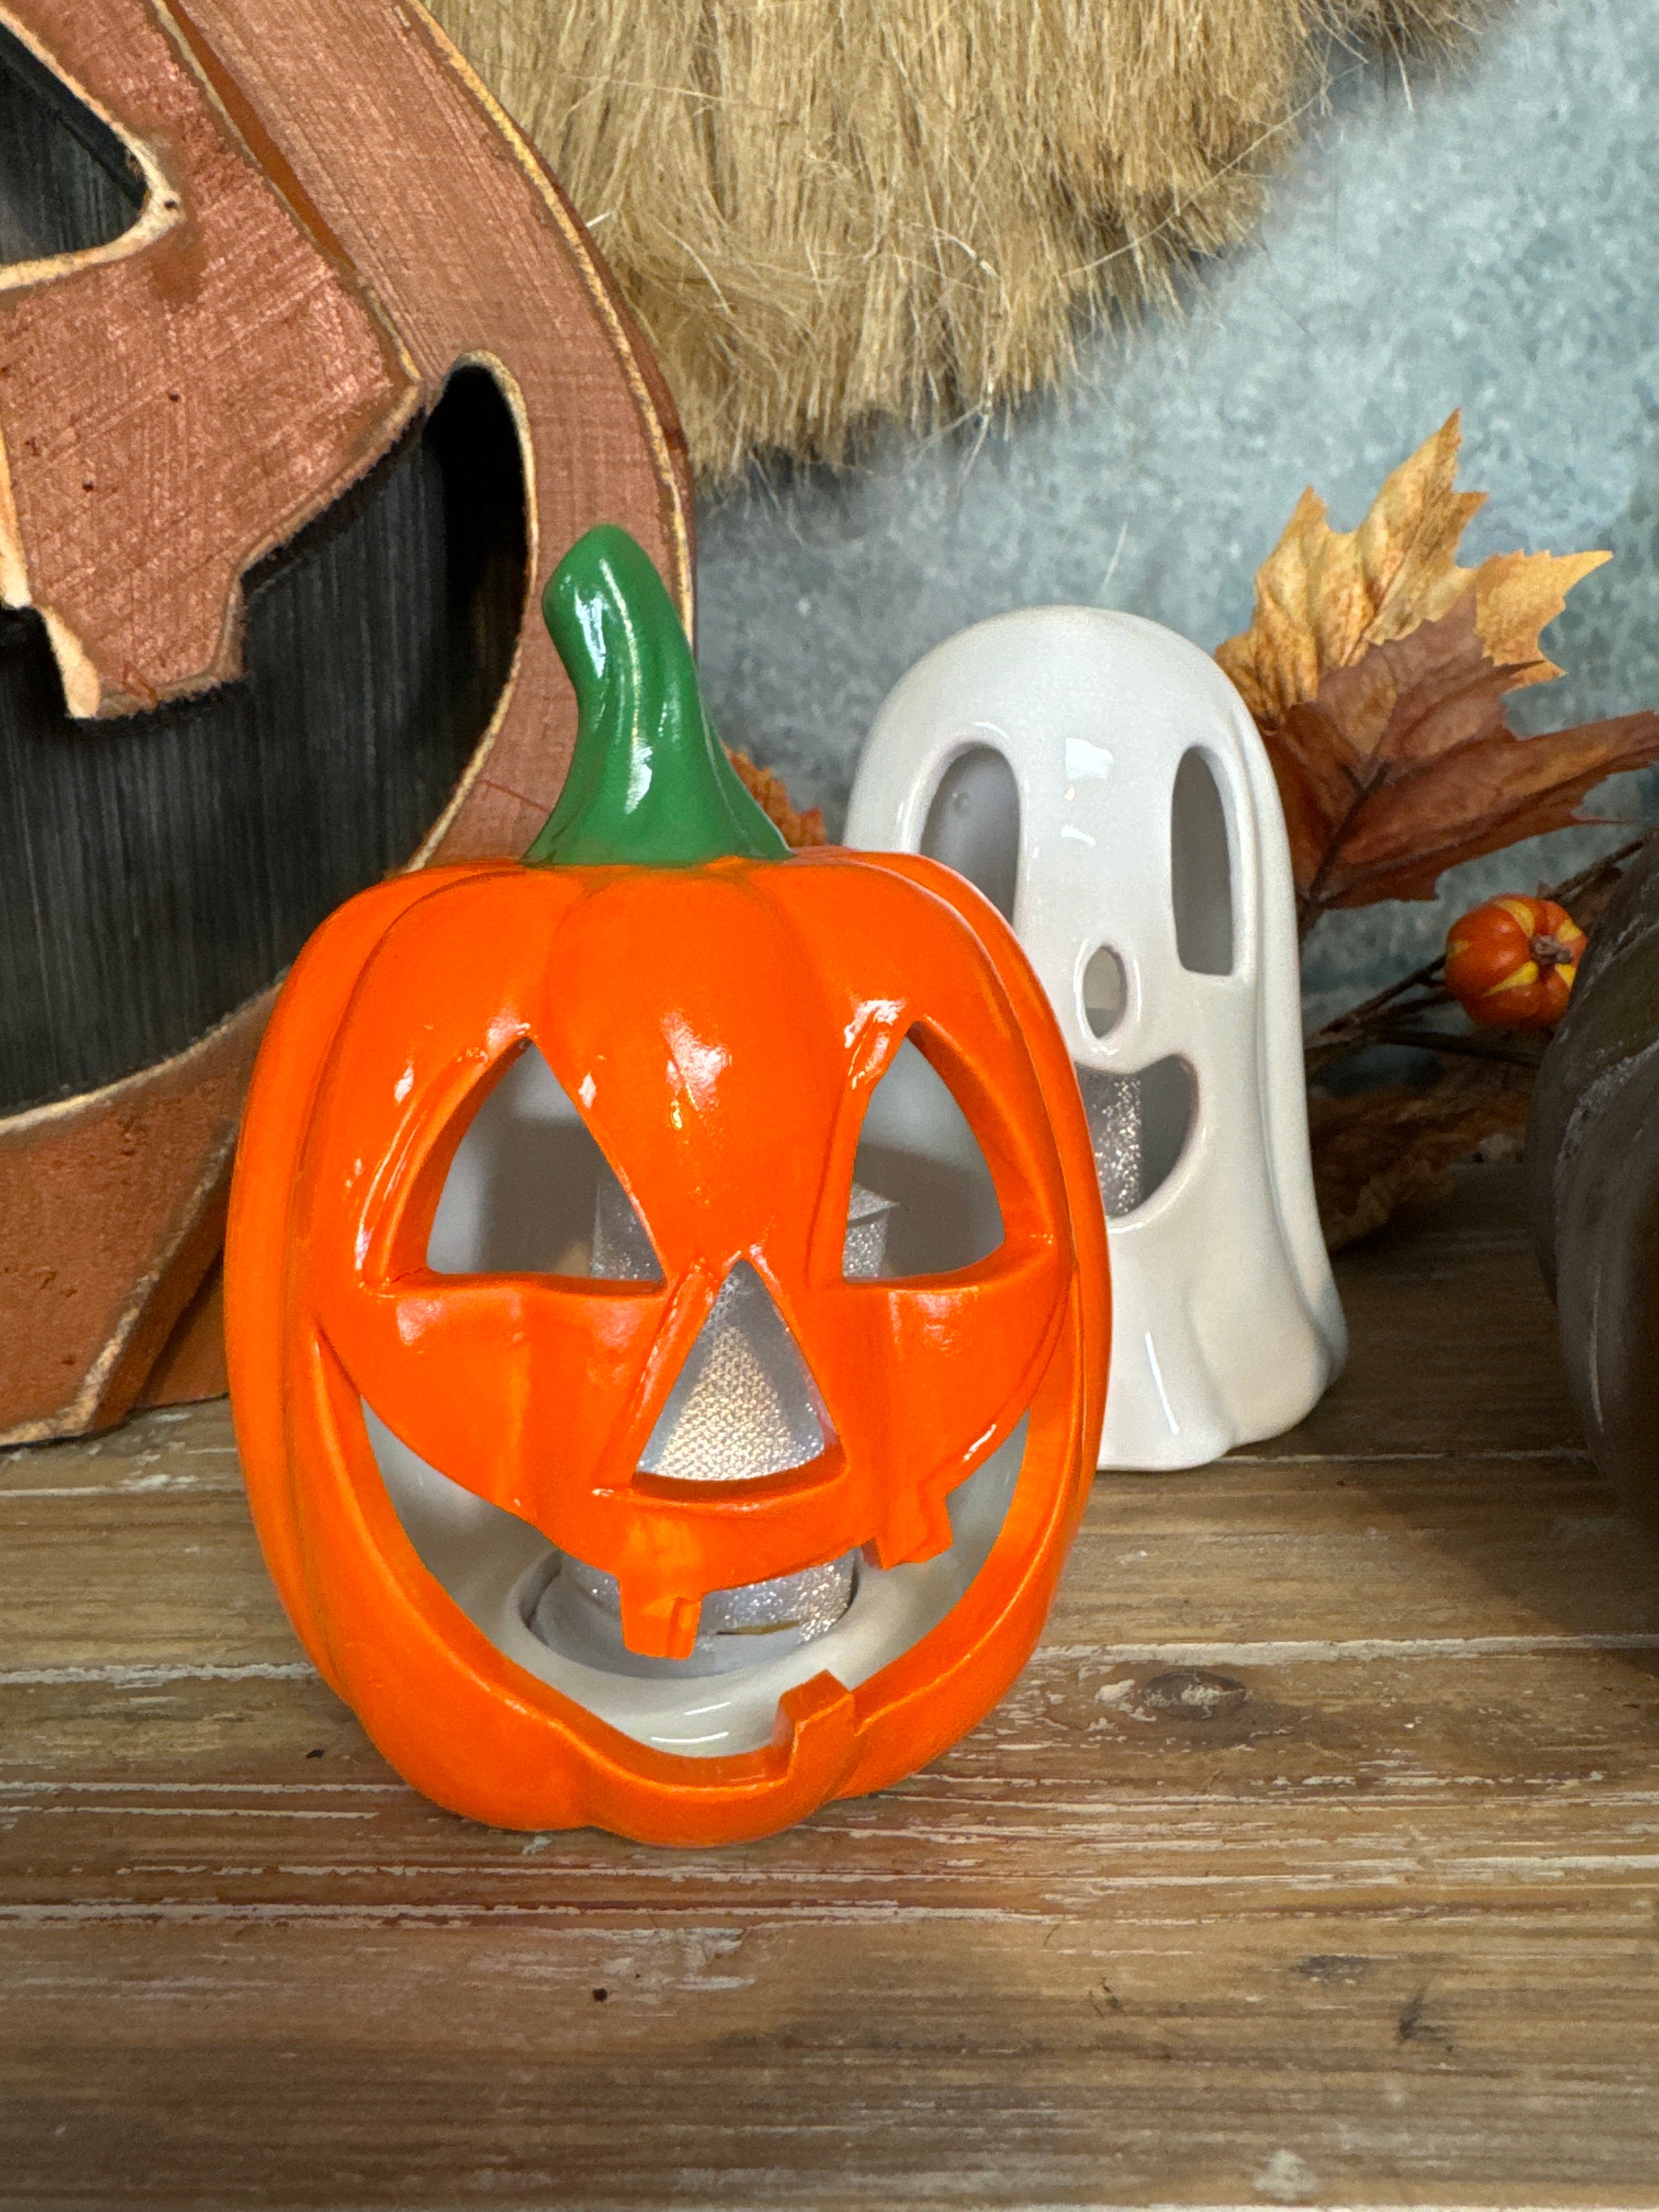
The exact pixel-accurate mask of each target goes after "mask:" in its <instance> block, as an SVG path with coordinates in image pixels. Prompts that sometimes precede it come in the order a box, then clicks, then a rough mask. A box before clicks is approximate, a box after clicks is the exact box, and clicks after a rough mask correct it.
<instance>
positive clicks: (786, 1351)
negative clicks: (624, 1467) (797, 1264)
mask: <svg viewBox="0 0 1659 2212" xmlns="http://www.w3.org/2000/svg"><path fill="white" fill-rule="evenodd" d="M819 1404H820V1401H819V1398H818V1394H817V1389H815V1387H814V1385H813V1382H812V1378H811V1374H810V1373H809V1372H808V1370H807V1366H806V1362H805V1360H804V1359H803V1358H801V1355H800V1352H799V1348H798V1346H796V1343H795V1340H794V1338H793V1336H791V1334H789V1325H788V1323H787V1322H786V1321H785V1320H784V1317H783V1316H782V1315H781V1313H780V1312H779V1311H778V1309H777V1307H776V1305H775V1304H774V1302H773V1299H772V1295H771V1293H770V1291H768V1289H767V1287H766V1285H765V1284H764V1283H763V1282H762V1280H761V1279H760V1277H759V1276H758V1275H757V1273H756V1272H755V1270H754V1268H753V1267H750V1264H749V1262H748V1261H746V1260H743V1261H738V1265H737V1266H736V1267H733V1268H732V1272H731V1273H730V1274H729V1275H728V1276H727V1277H726V1280H725V1282H724V1283H723V1284H722V1285H720V1296H719V1297H717V1298H716V1299H715V1301H714V1310H713V1312H712V1313H710V1315H709V1316H708V1320H707V1321H706V1322H704V1323H703V1325H702V1332H701V1334H699V1335H698V1338H697V1340H696V1343H695V1344H694V1345H693V1346H692V1347H691V1350H690V1353H689V1354H688V1355H687V1358H686V1362H685V1364H684V1367H683V1368H682V1369H681V1370H680V1374H679V1379H678V1382H677V1383H675V1385H674V1388H673V1389H672V1390H671V1392H670V1393H669V1398H668V1403H667V1404H666V1405H665V1407H663V1409H662V1413H661V1416H660V1418H659V1420H658V1422H657V1425H656V1427H655V1428H654V1429H653V1431H651V1438H650V1441H649V1443H647V1445H646V1448H645V1449H644V1451H643V1452H642V1453H641V1455H640V1471H641V1474H656V1475H662V1476H665V1477H666V1478H667V1479H668V1480H671V1481H675V1482H752V1481H756V1480H759V1478H760V1477H762V1476H763V1475H768V1474H782V1473H783V1472H784V1471H785V1469H786V1468H792V1467H802V1466H804V1465H805V1463H806V1462H807V1461H808V1460H813V1459H817V1456H818V1455H819V1454H820V1453H821V1452H822V1451H823V1449H824V1446H825V1443H826V1437H825V1433H824V1422H823V1419H822V1418H821V1417H820V1414H819V1410H818V1408H819Z"/></svg>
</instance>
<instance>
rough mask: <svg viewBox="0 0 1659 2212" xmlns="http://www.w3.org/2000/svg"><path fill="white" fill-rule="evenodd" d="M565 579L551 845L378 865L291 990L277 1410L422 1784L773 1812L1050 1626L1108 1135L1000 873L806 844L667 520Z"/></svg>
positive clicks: (264, 1328)
mask: <svg viewBox="0 0 1659 2212" xmlns="http://www.w3.org/2000/svg"><path fill="white" fill-rule="evenodd" d="M548 604H549V620H550V627H551V628H552V629H553V633H554V636H555V641H556V643H557V644H558V646H559V648H560V651H561V652H562V654H563V655H564V657H565V659H566V663H567V665H568V667H569V668H570V671H571V673H572V676H573V678H574V681H575V684H576V689H577V696H578V703H579V707H580V714H581V735H580V739H579V743H578V746H577V750H576V753H575V756H574V759H573V762H572V765H571V769H570V774H569V778H568V783H567V787H566V794H565V797H564V798H563V799H562V800H561V802H560V804H559V806H558V807H557V808H556V810H555V811H554V813H553V815H552V816H551V817H550V820H549V823H548V825H547V827H546V829H544V832H543V833H542V836H540V837H539V838H538V840H537V842H536V844H535V845H534V846H533V847H532V850H531V853H530V854H528V855H527V856H526V863H525V864H524V865H523V866H511V865H507V866H501V865H496V866H483V867H459V868H455V869H451V870H447V871H441V872H433V873H432V874H431V875H429V876H428V877H427V878H424V879H403V880H401V881H398V882H393V883H391V884H386V885H382V886H380V888H379V889H377V890H374V891H373V892H369V893H367V894H364V895H363V896H362V897H361V898H359V899H357V900H356V901H354V902H351V904H350V905H349V906H348V907H346V908H343V909H342V910H341V912H340V913H339V914H338V915H337V916H336V917H335V918H334V919H333V920H332V921H331V922H330V923H329V924H327V925H325V928H324V930H323V931H322V932H320V933H319V936H318V938H317V939H314V940H313V945H311V946H310V947H308V948H307V952H306V953H305V954H304V955H303V956H302V957H301V962H300V963H299V964H298V966H297V967H296V969H295V974H294V976H293V978H292V979H291V981H290V982H289V987H288V989H287V991H286V993H285V994H284V997H283V1002H282V1004H281V1006H279V1008H278V1011H277V1015H276V1019H275V1021H274V1023H273V1025H272V1029H271V1032H270V1040H269V1042H268V1043H267V1046H266V1048H265V1053H264V1056H263V1057H262V1060H261V1063H260V1069H259V1072H258V1074H257V1075H256V1079H255V1085H254V1090H253V1092H252V1101H251V1105H250V1109H249V1115H248V1119H247V1122H246V1128H245V1133H244V1139H243V1148H242V1153H241V1157H240V1162H239V1166H238V1172H237V1182H236V1189H235V1194H234V1202H233V1219H232V1228H231V1235H230V1242H229V1247H228V1250H229V1259H228V1315H229V1321H228V1331H229V1341H230V1348H231V1357H232V1363H233V1383H234V1400H235V1408H236V1417H237V1424H238V1435H239V1439H240V1443H241V1445H242V1449H243V1455H244V1460H245V1464H246V1470H247V1474H248V1480H249V1490H250V1496H251V1498H252V1501H253V1504H254V1509H255V1515H256V1519H257V1520H258V1525H259V1528H260V1533H261V1536H262V1539H263V1540H264V1544H265V1547H266V1553H267V1557H268V1558H269V1559H270V1563H271V1565H272V1569H273V1571H274V1572H275V1574H276V1578H277V1580H278V1583H279V1585H280V1586H281V1588H282V1589H283V1595H284V1597H285V1599H286V1601H287V1602H288V1604H289V1609H290V1612H291V1613H292V1615H293V1617H294V1619H295V1625H296V1626H297V1627H298V1628H299V1629H300V1632H301V1635H302V1636H303V1637H304V1638H305V1639H306V1641H307V1645H308V1646H309V1648H310V1649H311V1650H312V1651H313V1655H314V1656H315V1657H316V1658H317V1661H318V1664H319V1667H320V1668H322V1670H323V1671H324V1673H325V1674H326V1675H327V1677H328V1679H329V1680H331V1682H333V1683H334V1684H335V1685H336V1686H337V1687H338V1688H339V1689H340V1690H341V1691H342V1692H343V1694H344V1695H345V1696H347V1697H348V1698H349V1699H350V1700H351V1702H352V1703H353V1704H354V1705H355V1706H356V1709H357V1711H358V1712H359V1713H360V1715H361V1717H362V1719H363V1721H364V1723H365V1724H366V1725H367V1726H368V1729H369V1730H370V1732H371V1734H372V1735H374V1739H375V1741H377V1743H379V1744H380V1747H381V1748H382V1749H383V1750H384V1751H385V1752H386V1754H387V1756H388V1757H390V1758H391V1759H392V1760H393V1761H394V1763H396V1764H397V1765H398V1766H399V1767H400V1768H401V1769H402V1771H404V1773H405V1774H407V1775H408V1776H409V1777H410V1779H411V1780H414V1781H415V1782H416V1783H417V1784H419V1785H420V1786H421V1787H422V1788H423V1789H425V1790H428V1792H429V1793H430V1794H431V1795H433V1796H436V1797H438V1798H439V1799H440V1800H441V1802H445V1803H447V1804H450V1805H452V1806H454V1807H455V1808H457V1809H459V1810H462V1811H465V1812H468V1813H471V1814H474V1815H475V1816H476V1817H479V1818H483V1819H485V1820H496V1821H501V1822H503V1823H505V1824H507V1825H516V1826H535V1827H548V1826H570V1825H579V1824H581V1823H584V1822H589V1821H592V1822H597V1823H599V1824H601V1825H605V1826H611V1827H615V1828H618V1829H620V1830H621V1831H623V1832H625V1833H627V1834H629V1835H636V1836H640V1837H643V1838H648V1839H651V1840H656V1841H680V1842H691V1841H703V1840H720V1839H725V1838H733V1837H737V1836H741V1835H753V1834H760V1833H764V1832H768V1831H769V1830H771V1829H774V1828H776V1827H779V1826H783V1825H785V1824H786V1823H787V1821H789V1820H794V1819H798V1818H799V1817H800V1816H801V1815H802V1814H804V1813H805V1812H809V1811H810V1810H811V1808H813V1806H815V1805H817V1804H818V1803H820V1802H823V1800H824V1799H825V1798H826V1797H829V1796H837V1795H842V1796H844V1795H848V1794H854V1793H856V1792H859V1791H862V1790H872V1789H876V1788H879V1787H880V1786H882V1785H883V1784H884V1783H885V1782H887V1781H890V1780H892V1779H894V1778H896V1777H897V1776H899V1775H901V1774H902V1773H905V1772H908V1771H909V1770H910V1769H911V1768H912V1767H914V1766H915V1765H918V1764H920V1763H921V1762H922V1761H923V1760H925V1759H927V1758H929V1757H931V1756H932V1755H933V1753H934V1752H936V1751H937V1750H939V1748H941V1747H943V1746H944V1745H945V1744H946V1743H948V1742H949V1741H951V1740H952V1739H953V1738H954V1737H955V1736H956V1735H959V1734H960V1733H961V1732H962V1730H963V1729H964V1728H966V1727H968V1726H970V1725H971V1724H972V1723H973V1722H974V1721H975V1719H976V1718H977V1717H979V1716H980V1714H981V1713H982V1712H983V1711H985V1710H986V1708H987V1705H989V1704H990V1703H991V1702H992V1701H993V1700H994V1699H995V1698H996V1697H997V1696H1000V1694H1001V1692H1002V1690H1003V1689H1004V1688H1006V1686H1007V1683H1008V1681H1009V1680H1011V1679H1012V1674H1013V1672H1014V1671H1015V1669H1016V1668H1018V1665H1019V1664H1020V1663H1021V1662H1022V1661H1023V1659H1024V1656H1025V1654H1026V1652H1027V1651H1029V1650H1030V1645H1031V1644H1032V1642H1033V1641H1034V1640H1035V1638H1036V1634H1037V1632H1038V1629H1039V1628H1040V1626H1041V1623H1042V1615H1043V1613H1044V1611H1045V1609H1046V1607H1047V1604H1048V1597H1049V1595H1050V1594H1051V1592H1052V1589H1053V1587H1054V1580H1055V1577H1056V1576H1057V1574H1058V1571H1059V1567H1060V1559H1061V1558H1062V1556H1063V1553H1064V1550H1065V1547H1066V1542H1067V1541H1068V1539H1069V1535H1070V1533H1071V1531H1072V1529H1073V1527H1074V1526H1075V1523H1076V1521H1077V1518H1078V1516H1079V1513H1080V1511H1081V1509H1082V1504H1083V1499H1084V1497H1085V1492H1086V1487H1087V1482H1088V1477H1089V1474H1090V1467H1091V1443H1092V1439H1093V1437H1094V1435H1095V1433H1096V1432H1097V1425H1098V1420H1099V1407H1100V1393H1101V1389H1102V1386H1103V1377H1104V1372H1105V1368H1104V1337H1105V1330H1106V1327H1107V1307H1108V1301H1107V1291H1106V1281H1105V1243H1104V1237H1103V1230H1102V1227H1101V1224H1100V1218H1099V1212H1098V1206H1097V1203H1096V1202H1095V1200H1094V1175H1093V1164H1092V1158H1091V1152H1090V1149H1089V1140H1088V1132H1087V1128H1086V1125H1085V1121H1084V1118H1083V1115H1082V1112H1081V1109H1080V1107H1079V1102H1078V1096H1077V1091H1076V1087H1075V1085H1074V1083H1073V1079H1072V1076H1071V1071H1070V1067H1069V1065H1068V1062H1067V1059H1066V1051H1065V1048H1064V1044H1063V1042H1062V1041H1061V1039H1060V1036H1059V1033H1058V1031H1057V1030H1056V1029H1055V1027H1054V1022H1053V1019H1052V1017H1051V1015H1050V1014H1049V1012H1048V1008H1047V1006H1046V1003H1045V1002H1044V1000H1043V998H1042V991H1041V988H1040V987H1039V986H1038V984H1037V982H1036V978H1035V977H1034V976H1033V975H1031V973H1030V969H1028V968H1027V966H1026V964H1025V963H1024V960H1023V958H1022V957H1021V956H1020V954H1019V951H1018V946H1017V945H1016V944H1015V942H1014V940H1013V939H1012V936H1011V935H1010V933H1008V932H1007V931H1006V928H1004V927H1002V926H1001V925H1000V924H997V923H995V921H994V920H993V921H992V922H991V923H990V924H989V925H987V922H986V921H985V918H984V916H983V914H982V912H981V909H980V907H979V903H978V902H977V901H976V899H975V896H974V894H973V893H972V892H971V891H970V890H968V889H967V887H966V886H965V885H963V884H961V883H960V882H959V881H958V879H957V878H955V877H953V876H951V874H950V873H949V872H947V871H945V870H943V869H940V868H938V867H936V866H933V865H932V864H931V863H928V862H927V861H916V860H908V859H901V860H878V859H869V858H861V857H859V856H854V855H851V854H842V853H837V852H819V853H817V854H795V855H788V854H786V853H785V852H784V851H783V849H782V847H781V840H780V839H779V838H778V837H777V836H776V833H775V831H774V830H773V829H772V828H771V826H770V824H769V823H767V822H766V820H765V817H763V815H762V814H761V813H760V812H759V811H758V809H757V808H755V807H754V805H753V804H752V802H751V801H750V800H749V799H748V798H747V795H746V794H745V793H744V791H743V789H742V787H741V785H739V784H738V782H737V781H736V778H735V776H734V775H732V771H731V769H730V767H729V764H728V763H726V758H725V756H724V754H723V752H722V751H721V750H720V747H719V744H718V741H717V740H716V739H715V738H714V734H713V732H712V731H711V730H710V729H709V727H708V722H707V720H706V717H705V716H704V714H703V711H702V704H701V702H700V700H699V698H698V696H697V692H696V678H695V672H694V670H693V665H692V663H691V659H690V651H689V648H688V647H687V645H686V642H685V639H684V633H683V632H682V631H681V630H680V629H679V626H678V621H677V619H676V617H674V614H673V611H672V608H671V605H670V604H669V602H668V600H667V598H666V595H665V592H664V591H663V589H662V586H661V584H660V582H659V580H658V578H657V577H656V574H655V572H654V570H653V568H651V565H650V563H649V562H648V561H647V558H646V557H645V556H644V555H643V553H642V552H641V550H640V549H639V548H638V547H637V546H636V545H635V544H634V543H633V541H632V540H631V539H629V538H626V537H625V536H623V533H622V532H617V531H611V530H604V531H599V532H593V533H590V536H589V538H586V539H585V540H583V541H582V543H581V544H580V545H579V546H578V547H577V548H576V549H574V551H573V552H572V554H571V555H569V556H567V559H566V561H565V562H563V563H562V566H561V568H560V570H559V572H558V574H557V575H556V577H555V579H554V582H553V584H552V586H550V591H549V595H548ZM580 1158H585V1160H586V1165H585V1166H579V1159H580Z"/></svg>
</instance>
